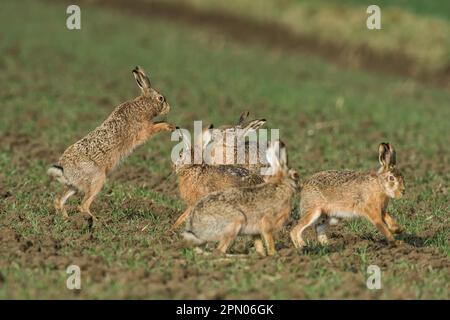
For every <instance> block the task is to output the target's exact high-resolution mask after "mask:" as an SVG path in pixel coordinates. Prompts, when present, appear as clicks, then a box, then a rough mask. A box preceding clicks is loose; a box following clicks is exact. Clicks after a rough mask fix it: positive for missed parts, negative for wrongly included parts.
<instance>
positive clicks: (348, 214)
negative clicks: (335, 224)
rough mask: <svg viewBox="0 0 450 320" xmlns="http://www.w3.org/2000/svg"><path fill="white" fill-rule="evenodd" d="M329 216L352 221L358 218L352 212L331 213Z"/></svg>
mask: <svg viewBox="0 0 450 320" xmlns="http://www.w3.org/2000/svg"><path fill="white" fill-rule="evenodd" d="M330 216H331V217H334V218H338V219H352V218H357V217H358V215H357V214H356V213H354V212H344V211H336V212H331V213H330Z"/></svg>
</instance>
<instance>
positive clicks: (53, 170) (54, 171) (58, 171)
mask: <svg viewBox="0 0 450 320" xmlns="http://www.w3.org/2000/svg"><path fill="white" fill-rule="evenodd" d="M47 174H48V175H49V176H50V177H52V178H54V179H56V180H58V181H59V182H61V183H63V184H67V182H68V181H67V179H66V177H65V176H64V169H63V167H61V166H59V165H56V164H54V165H52V166H51V167H50V168H49V169H48V170H47Z"/></svg>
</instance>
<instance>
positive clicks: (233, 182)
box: [172, 145, 264, 229]
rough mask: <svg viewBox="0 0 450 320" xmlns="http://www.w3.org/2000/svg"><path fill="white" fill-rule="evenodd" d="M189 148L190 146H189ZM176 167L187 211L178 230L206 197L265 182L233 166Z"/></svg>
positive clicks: (179, 219) (180, 219)
mask: <svg viewBox="0 0 450 320" xmlns="http://www.w3.org/2000/svg"><path fill="white" fill-rule="evenodd" d="M187 148H189V145H188V146H187ZM181 162H182V159H181V160H180V163H177V164H176V165H175V172H176V174H177V176H178V178H179V191H180V196H181V198H182V199H183V200H184V202H185V203H186V204H187V206H188V207H187V209H186V210H185V211H184V213H183V214H182V215H181V216H180V217H179V218H178V219H177V221H176V222H175V223H174V225H173V226H172V229H175V228H177V227H178V226H179V225H181V224H182V223H183V222H184V221H185V220H186V218H187V216H188V214H189V212H190V211H191V207H192V206H193V205H194V204H195V203H196V202H197V201H198V200H199V199H201V198H203V197H204V196H206V195H208V194H210V193H212V192H215V191H219V190H223V189H226V188H231V187H247V186H254V185H257V184H260V183H262V182H264V180H263V178H262V177H261V176H259V175H256V174H253V173H251V172H250V171H249V170H247V169H245V168H242V167H237V166H233V165H213V166H212V165H207V164H204V163H202V164H182V163H181Z"/></svg>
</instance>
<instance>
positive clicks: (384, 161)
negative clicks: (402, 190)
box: [378, 142, 391, 169]
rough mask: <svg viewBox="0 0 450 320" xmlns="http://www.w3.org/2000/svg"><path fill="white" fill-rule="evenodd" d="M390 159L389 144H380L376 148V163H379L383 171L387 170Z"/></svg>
mask: <svg viewBox="0 0 450 320" xmlns="http://www.w3.org/2000/svg"><path fill="white" fill-rule="evenodd" d="M390 159H391V153H390V149H389V143H385V142H382V143H380V145H379V146H378V161H379V162H380V164H381V166H382V168H383V169H388V168H389V163H390V161H391V160H390Z"/></svg>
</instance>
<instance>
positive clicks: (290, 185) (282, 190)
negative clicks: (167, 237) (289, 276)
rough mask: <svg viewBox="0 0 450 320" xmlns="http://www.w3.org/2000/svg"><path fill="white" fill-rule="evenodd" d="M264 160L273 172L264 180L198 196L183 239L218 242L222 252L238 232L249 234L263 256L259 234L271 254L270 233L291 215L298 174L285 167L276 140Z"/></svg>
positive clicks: (271, 238) (285, 162) (285, 157)
mask: <svg viewBox="0 0 450 320" xmlns="http://www.w3.org/2000/svg"><path fill="white" fill-rule="evenodd" d="M276 150H279V155H278V156H277V154H276V153H277V152H276ZM267 159H268V161H269V163H270V164H271V167H272V168H273V170H274V173H273V175H272V176H271V177H269V178H268V179H267V181H266V182H264V183H261V184H258V185H256V186H251V187H242V188H229V189H225V190H221V191H218V192H214V193H211V194H209V195H208V196H206V197H204V198H202V199H200V200H199V201H198V202H197V203H196V204H195V206H194V207H193V208H192V211H191V213H190V215H189V217H188V219H187V221H186V230H185V232H184V233H183V236H184V238H185V239H186V240H188V241H190V242H193V243H195V244H203V243H204V242H207V241H219V245H218V247H217V250H219V251H220V252H222V253H225V252H226V251H227V250H228V248H229V246H230V245H231V243H232V242H233V240H234V239H235V238H236V237H237V236H238V235H239V234H242V235H252V236H254V238H255V247H256V251H257V252H258V253H260V254H261V255H265V250H264V246H263V243H262V241H261V237H262V238H263V239H264V242H265V244H266V247H267V253H268V254H269V255H273V254H274V253H275V252H276V250H275V242H274V238H273V232H274V231H276V230H278V229H279V228H281V227H282V225H283V224H284V223H285V222H286V220H287V219H288V217H289V216H290V213H291V206H292V199H293V196H294V194H295V192H296V190H297V188H298V174H297V173H296V172H295V171H294V170H292V169H288V167H287V154H286V148H285V147H284V145H281V144H280V142H279V141H277V142H275V143H272V144H271V146H270V147H269V148H268V149H267Z"/></svg>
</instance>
